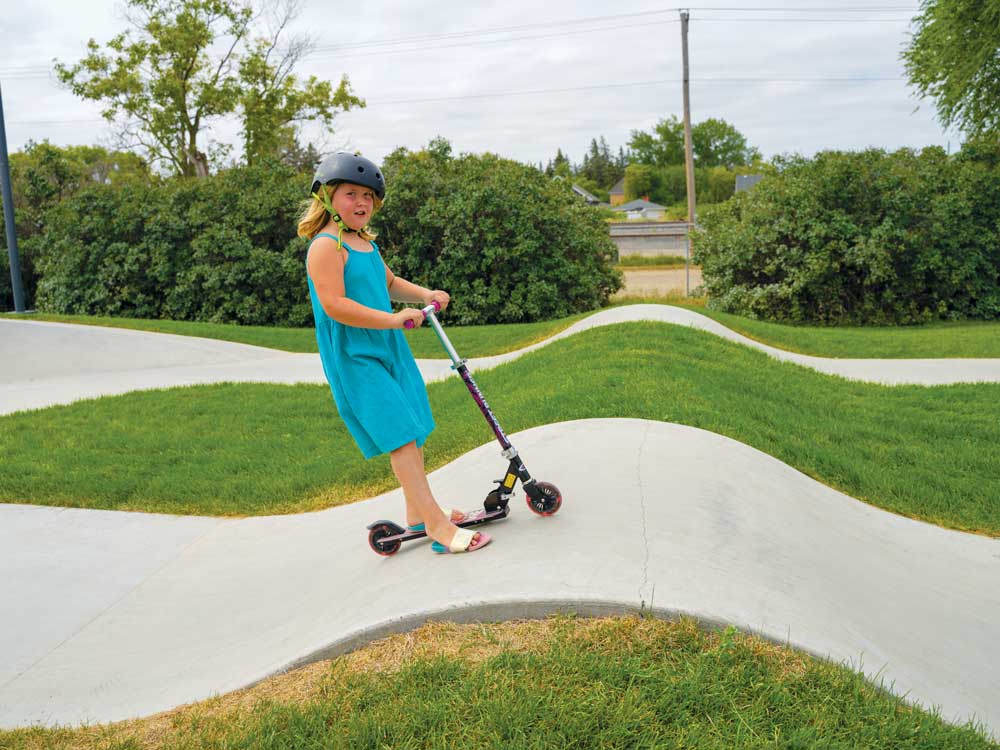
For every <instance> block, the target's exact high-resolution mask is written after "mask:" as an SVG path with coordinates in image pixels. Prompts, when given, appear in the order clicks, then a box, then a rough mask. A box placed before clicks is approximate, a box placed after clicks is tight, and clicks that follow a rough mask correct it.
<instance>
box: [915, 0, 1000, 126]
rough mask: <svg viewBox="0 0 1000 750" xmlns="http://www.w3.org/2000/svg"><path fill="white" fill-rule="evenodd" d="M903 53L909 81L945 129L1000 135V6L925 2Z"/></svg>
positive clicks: (979, 0) (974, 0) (976, 0)
mask: <svg viewBox="0 0 1000 750" xmlns="http://www.w3.org/2000/svg"><path fill="white" fill-rule="evenodd" d="M913 22H914V23H915V24H916V32H915V33H914V34H913V35H912V38H911V40H910V44H909V46H908V47H907V48H906V49H905V50H904V51H903V53H902V59H903V61H904V63H905V66H906V73H907V78H908V81H909V83H910V85H911V86H914V87H915V88H916V89H917V91H918V92H919V94H920V96H921V97H923V98H928V97H929V98H931V99H933V100H934V103H935V106H936V108H937V114H938V119H939V120H940V121H941V123H942V124H943V125H944V126H945V127H950V126H952V125H955V126H957V127H958V128H959V129H960V130H962V131H963V132H964V133H966V134H967V135H968V136H970V137H972V138H976V137H983V136H986V137H991V138H996V137H997V136H998V135H1000V1H998V0H923V2H922V3H921V13H920V15H918V16H917V17H916V18H914V19H913Z"/></svg>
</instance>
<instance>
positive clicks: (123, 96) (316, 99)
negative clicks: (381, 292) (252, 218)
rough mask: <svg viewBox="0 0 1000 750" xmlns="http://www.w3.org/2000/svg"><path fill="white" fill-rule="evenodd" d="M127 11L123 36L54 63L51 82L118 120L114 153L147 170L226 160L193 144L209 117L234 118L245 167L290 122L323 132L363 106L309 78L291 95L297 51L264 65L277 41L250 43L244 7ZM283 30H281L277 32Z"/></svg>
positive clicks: (191, 0)
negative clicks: (338, 114) (315, 119)
mask: <svg viewBox="0 0 1000 750" xmlns="http://www.w3.org/2000/svg"><path fill="white" fill-rule="evenodd" d="M126 4H127V10H126V17H127V19H128V21H129V24H130V26H131V27H132V28H131V29H129V30H127V31H125V32H122V33H121V34H119V35H117V36H116V37H114V38H113V39H112V40H111V41H110V42H108V43H107V48H108V49H107V52H102V50H101V48H100V46H99V45H98V44H97V42H95V41H94V40H93V39H91V40H89V42H88V43H87V48H88V55H87V56H86V57H85V58H84V59H83V60H81V61H79V62H77V63H76V64H74V65H71V66H68V65H64V64H62V63H59V62H57V63H56V66H55V69H56V74H57V75H58V77H59V79H60V81H62V82H63V84H65V85H66V86H68V87H69V88H70V89H71V90H72V91H73V93H75V94H76V95H77V96H80V97H82V98H84V99H90V100H93V101H100V102H103V103H104V104H105V109H104V111H103V112H102V114H103V116H104V117H105V118H106V119H107V120H108V121H110V122H115V121H116V120H117V123H118V127H119V139H120V144H121V147H124V148H136V147H138V148H140V149H142V150H143V151H145V153H146V155H147V157H148V159H149V161H150V162H151V163H153V164H156V165H159V166H166V167H167V168H168V169H170V170H172V171H173V172H175V173H176V174H179V175H186V176H206V175H207V174H208V172H209V162H210V160H211V159H212V158H217V155H219V154H222V153H224V152H225V149H226V148H227V147H226V146H225V145H224V144H219V143H208V144H203V143H201V142H200V141H199V138H200V137H201V136H202V135H203V132H204V131H205V129H206V128H207V127H208V126H209V125H210V123H211V122H212V121H213V120H214V119H218V118H222V117H225V116H227V115H230V114H233V113H235V112H237V111H241V113H242V118H243V126H244V138H245V139H246V142H245V144H244V146H245V151H246V153H247V155H248V158H250V159H253V158H257V157H259V156H260V155H261V154H262V153H263V152H264V151H270V152H271V153H274V154H275V155H279V154H280V151H281V149H283V148H284V149H287V148H288V147H289V145H290V144H289V143H288V141H289V137H290V135H291V134H292V133H293V131H290V129H289V124H290V123H292V122H294V121H295V120H296V119H299V118H300V117H301V116H303V115H304V114H305V113H310V112H311V113H314V114H316V115H318V116H319V117H320V118H321V119H323V120H324V122H325V123H327V125H329V117H332V111H333V110H336V109H338V108H339V109H348V108H350V107H351V106H363V102H360V100H357V99H355V98H354V97H353V95H352V94H350V91H349V84H348V83H347V81H346V79H342V80H341V85H340V87H338V89H337V90H336V91H334V90H333V89H332V87H331V86H330V85H329V83H326V84H325V86H324V85H322V84H320V83H317V82H316V81H315V79H310V82H309V83H308V84H307V85H306V87H305V89H298V88H296V86H295V79H294V77H293V76H292V75H291V66H292V65H294V62H295V61H297V60H298V57H297V56H296V55H297V54H298V55H301V49H298V48H296V47H295V45H293V47H292V52H291V53H286V56H285V58H281V59H272V58H271V54H272V52H273V51H274V48H275V47H276V44H277V35H274V36H272V37H271V38H270V40H264V41H261V40H260V39H258V40H257V41H256V42H254V41H253V28H252V25H253V22H254V11H253V8H252V7H251V6H250V5H247V4H237V2H234V1H232V0H126ZM284 9H285V10H284V12H285V14H286V15H291V14H294V12H295V10H296V6H295V3H294V2H292V3H285V5H284ZM284 27H285V24H284V23H282V24H280V26H279V30H278V32H277V33H278V34H280V32H281V30H283V29H284ZM215 49H221V50H222V51H221V53H213V52H212V50H215ZM243 49H248V51H247V52H245V53H244V52H243ZM296 49H298V52H296V51H295V50H296ZM289 57H290V58H291V64H286V62H285V59H286V58H289ZM203 148H205V149H207V151H208V153H206V152H205V151H203V150H202V149H203Z"/></svg>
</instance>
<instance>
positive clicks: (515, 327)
mask: <svg viewBox="0 0 1000 750" xmlns="http://www.w3.org/2000/svg"><path fill="white" fill-rule="evenodd" d="M642 303H646V304H649V303H653V304H672V305H678V306H681V307H689V308H696V309H697V310H698V312H701V313H702V314H704V315H706V316H708V317H710V318H712V319H714V320H717V321H718V322H720V323H722V324H723V325H725V326H727V327H729V328H731V329H732V330H734V331H737V332H738V333H742V334H743V335H744V336H747V337H748V338H751V339H754V340H755V341H760V342H762V343H765V344H769V345H771V346H774V347H777V348H779V349H785V350H788V351H793V352H799V353H801V354H812V355H814V356H818V357H839V358H850V359H867V358H879V359H899V358H903V359H921V358H930V359H935V358H944V357H956V358H975V357H985V358H994V357H1000V322H983V321H962V322H939V323H930V324H928V325H923V326H889V327H867V328H849V327H843V328H830V327H818V326H793V325H783V324H778V323H768V322H764V321H759V320H751V319H749V318H744V317H741V316H739V315H730V314H728V313H722V312H716V311H714V310H710V309H708V308H707V307H706V306H705V299H704V298H685V297H684V295H683V294H682V293H679V292H678V293H669V294H664V295H660V296H634V295H633V296H628V297H616V298H615V300H614V302H613V303H612V306H615V307H617V306H621V305H626V304H642ZM591 314H592V313H579V314H577V315H573V316H570V317H567V318H560V319H558V320H549V321H543V322H539V323H519V324H508V325H487V326H447V320H446V321H445V325H446V327H447V329H448V337H449V338H450V339H451V340H452V343H454V345H455V348H456V349H457V350H458V352H459V354H461V355H462V356H463V357H486V356H490V355H493V354H501V353H503V352H510V351H515V350H517V349H521V348H524V347H526V346H530V345H531V344H535V343H537V342H539V341H543V340H545V339H547V338H549V337H551V336H554V335H555V334H557V333H559V332H560V331H562V330H564V329H566V328H568V327H569V326H570V325H572V324H573V323H575V322H576V321H578V320H582V319H583V318H586V317H588V316H589V315H591ZM2 317H7V318H21V319H24V320H37V321H48V322H58V323H76V324H79V325H97V326H110V327H117V328H131V329H136V330H143V331H153V332H159V333H173V334H178V335H181V336H200V337H203V338H212V339H219V340H223V341H235V342H239V343H244V344H252V345H254V346H263V347H267V348H269V349H279V350H283V351H289V352H316V351H317V348H316V334H315V331H314V330H313V329H312V328H268V327H259V326H237V325H230V324H216V323H192V322H187V321H172V320H142V319H134V318H107V317H103V318H102V317H90V316H83V315H48V314H38V315H29V316H15V315H13V314H9V313H8V314H4V315H2ZM407 340H408V341H409V342H410V348H411V349H412V350H413V354H414V356H416V357H421V358H426V359H444V358H445V357H446V355H445V354H444V352H443V350H442V348H441V344H440V343H439V342H438V340H437V337H436V336H435V335H434V332H433V331H432V330H431V328H430V327H429V326H424V327H422V328H420V329H418V330H416V331H410V332H408V333H407Z"/></svg>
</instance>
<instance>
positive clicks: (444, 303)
mask: <svg viewBox="0 0 1000 750" xmlns="http://www.w3.org/2000/svg"><path fill="white" fill-rule="evenodd" d="M450 301H451V295H449V294H448V292H444V291H441V290H440V289H435V290H434V291H433V292H431V293H430V294H428V295H427V304H428V305H429V304H430V303H431V302H437V303H438V304H439V305H441V309H442V310H444V309H445V308H446V307H448V303H449V302H450Z"/></svg>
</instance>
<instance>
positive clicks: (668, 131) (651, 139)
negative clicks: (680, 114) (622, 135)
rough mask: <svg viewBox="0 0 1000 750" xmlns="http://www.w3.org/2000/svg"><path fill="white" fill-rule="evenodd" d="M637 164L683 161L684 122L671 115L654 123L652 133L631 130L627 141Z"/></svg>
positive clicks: (660, 164) (658, 165)
mask: <svg viewBox="0 0 1000 750" xmlns="http://www.w3.org/2000/svg"><path fill="white" fill-rule="evenodd" d="M628 146H629V150H631V152H632V158H633V160H634V161H635V162H636V163H637V164H648V165H650V166H653V167H667V166H670V165H672V164H683V163H684V124H683V123H682V122H681V121H680V120H678V119H677V116H676V115H671V116H670V117H668V118H667V119H666V120H660V121H659V122H658V123H656V125H655V127H654V128H653V132H652V133H647V132H645V131H642V130H633V131H632V138H631V140H629V142H628Z"/></svg>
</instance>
